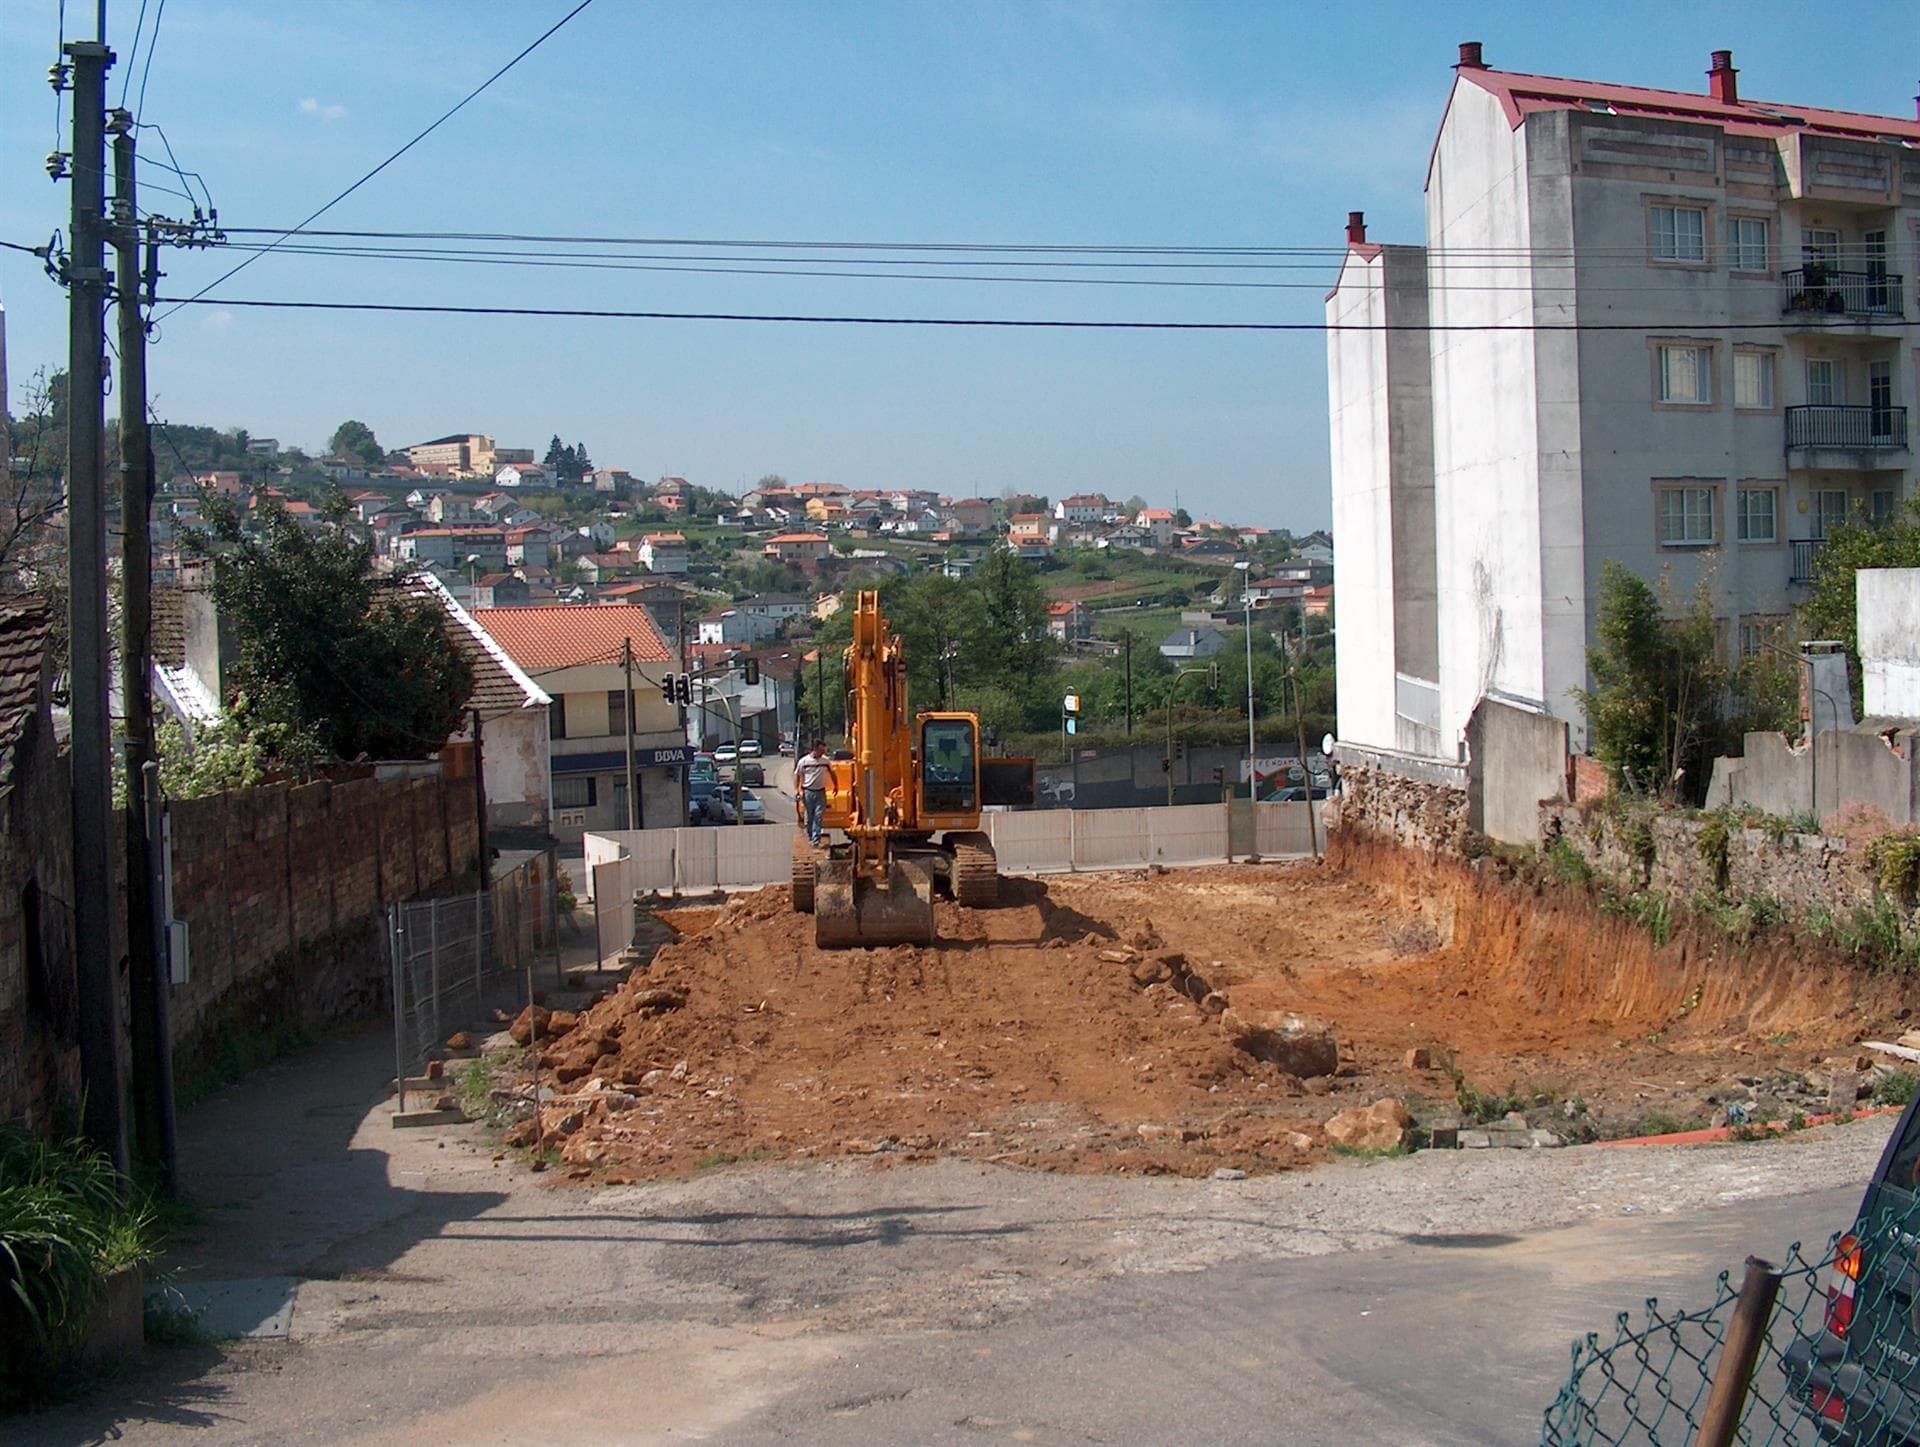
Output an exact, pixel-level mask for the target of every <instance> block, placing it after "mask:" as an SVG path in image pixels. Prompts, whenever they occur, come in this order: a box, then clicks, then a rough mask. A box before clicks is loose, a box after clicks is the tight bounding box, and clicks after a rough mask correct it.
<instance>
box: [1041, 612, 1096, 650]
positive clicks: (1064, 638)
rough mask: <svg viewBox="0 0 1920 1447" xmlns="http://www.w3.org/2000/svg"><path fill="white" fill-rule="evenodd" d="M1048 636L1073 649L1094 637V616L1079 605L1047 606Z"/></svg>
mask: <svg viewBox="0 0 1920 1447" xmlns="http://www.w3.org/2000/svg"><path fill="white" fill-rule="evenodd" d="M1047 635H1048V636H1049V637H1050V638H1052V639H1053V641H1054V642H1056V643H1062V644H1065V645H1067V646H1068V647H1072V646H1073V645H1074V644H1076V643H1085V642H1086V641H1087V640H1088V639H1089V638H1091V637H1093V615H1092V614H1091V613H1089V612H1088V611H1087V610H1086V608H1085V607H1084V606H1082V605H1081V604H1079V603H1074V602H1066V603H1050V604H1048V605H1047Z"/></svg>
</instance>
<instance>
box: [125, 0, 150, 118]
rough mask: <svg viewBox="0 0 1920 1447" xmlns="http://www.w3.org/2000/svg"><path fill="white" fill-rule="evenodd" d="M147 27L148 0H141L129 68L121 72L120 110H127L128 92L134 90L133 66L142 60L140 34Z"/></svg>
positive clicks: (134, 29)
mask: <svg viewBox="0 0 1920 1447" xmlns="http://www.w3.org/2000/svg"><path fill="white" fill-rule="evenodd" d="M146 26H147V0H140V18H139V19H138V20H135V21H134V22H133V45H132V46H131V47H130V48H129V49H128V51H127V68H126V69H125V70H123V71H121V72H120V109H121V110H125V109H126V108H127V92H128V91H129V90H131V89H132V88H133V66H134V62H135V61H137V60H138V59H139V58H140V32H141V31H142V30H144V29H146Z"/></svg>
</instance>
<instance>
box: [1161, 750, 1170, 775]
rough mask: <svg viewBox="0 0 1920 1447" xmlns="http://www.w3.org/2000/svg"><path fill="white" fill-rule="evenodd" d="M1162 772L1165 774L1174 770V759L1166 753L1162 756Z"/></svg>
mask: <svg viewBox="0 0 1920 1447" xmlns="http://www.w3.org/2000/svg"><path fill="white" fill-rule="evenodd" d="M1160 772H1161V773H1163V774H1171V773H1172V772H1173V760H1172V759H1170V758H1168V757H1167V756H1166V755H1165V754H1162V755H1161V756H1160Z"/></svg>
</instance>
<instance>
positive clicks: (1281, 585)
mask: <svg viewBox="0 0 1920 1447" xmlns="http://www.w3.org/2000/svg"><path fill="white" fill-rule="evenodd" d="M1310 586H1311V585H1310V584H1309V583H1308V582H1306V581H1305V580H1303V579H1299V578H1282V577H1278V576H1276V577H1272V578H1262V579H1260V580H1259V581H1258V582H1255V583H1249V584H1248V585H1247V596H1248V597H1249V598H1251V599H1253V606H1254V607H1256V608H1272V607H1275V606H1277V605H1279V604H1281V603H1298V602H1299V601H1300V600H1301V599H1302V598H1304V597H1305V596H1306V594H1307V589H1308V588H1309V587H1310ZM1227 601H1229V602H1231V601H1232V600H1231V599H1229V600H1227Z"/></svg>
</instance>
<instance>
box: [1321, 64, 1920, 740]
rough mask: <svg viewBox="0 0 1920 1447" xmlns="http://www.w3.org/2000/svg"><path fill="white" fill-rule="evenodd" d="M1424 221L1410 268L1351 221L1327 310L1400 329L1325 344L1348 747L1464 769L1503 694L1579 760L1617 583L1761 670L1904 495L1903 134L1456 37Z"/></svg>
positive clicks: (1908, 128) (1734, 92)
mask: <svg viewBox="0 0 1920 1447" xmlns="http://www.w3.org/2000/svg"><path fill="white" fill-rule="evenodd" d="M1426 196H1427V243H1428V244H1427V246H1426V247H1424V248H1422V247H1399V246H1387V247H1381V246H1377V245H1372V244H1369V243H1368V242H1367V240H1366V235H1365V227H1364V224H1363V221H1362V219H1361V217H1360V216H1359V215H1358V213H1356V214H1355V215H1354V216H1353V217H1352V218H1350V221H1349V229H1348V250H1347V257H1346V260H1345V262H1344V264H1343V266H1342V269H1341V273H1340V279H1339V282H1338V284H1337V285H1336V286H1335V288H1334V289H1333V291H1332V292H1331V293H1329V295H1328V298H1327V318H1328V321H1329V322H1330V323H1335V324H1341V323H1345V324H1354V323H1364V324H1365V325H1366V326H1368V327H1375V328H1377V327H1381V326H1384V327H1386V328H1387V330H1384V331H1382V330H1354V331H1339V330H1336V331H1333V332H1330V333H1329V337H1328V380H1329V390H1330V398H1329V419H1330V423H1331V428H1332V444H1333V447H1332V451H1333V493H1334V495H1333V506H1334V533H1335V535H1336V536H1337V537H1339V538H1340V541H1341V546H1340V552H1339V560H1338V563H1337V570H1338V571H1337V575H1336V583H1337V587H1338V596H1339V599H1340V628H1339V632H1338V635H1337V638H1338V647H1339V689H1340V696H1339V710H1340V733H1341V736H1342V737H1343V739H1346V740H1347V741H1349V742H1352V743H1357V744H1365V745H1371V746H1375V747H1382V748H1390V749H1391V748H1398V749H1402V750H1407V751H1410V752H1416V753H1424V754H1430V755H1434V756H1437V757H1442V758H1455V757H1458V754H1459V749H1460V745H1461V740H1462V738H1463V736H1464V729H1465V726H1466V722H1467V719H1468V717H1469V715H1470V714H1471V713H1472V711H1473V708H1474V706H1475V704H1476V703H1477V702H1478V700H1479V699H1480V698H1482V697H1483V696H1497V697H1501V698H1504V699H1506V700H1508V701H1510V702H1519V703H1522V704H1531V705H1533V706H1535V707H1538V708H1540V709H1542V710H1544V711H1545V712H1547V713H1550V714H1553V715H1556V716H1558V717H1561V718H1564V719H1566V720H1568V722H1569V723H1570V724H1572V726H1573V732H1574V737H1575V739H1576V741H1580V740H1583V739H1584V732H1585V730H1584V718H1583V716H1582V713H1581V709H1580V706H1579V703H1578V701H1577V700H1576V699H1575V697H1574V694H1573V691H1574V690H1576V689H1578V688H1581V687H1583V686H1584V685H1585V684H1586V682H1587V667H1586V658H1587V648H1588V645H1589V643H1590V641H1591V640H1592V638H1593V630H1594V618H1595V608H1596V604H1597V598H1598V589H1599V582H1600V575H1601V570H1602V567H1603V566H1604V564H1605V563H1606V562H1607V561H1609V560H1617V561H1618V562H1620V563H1621V564H1623V565H1624V566H1625V567H1627V568H1628V569H1629V570H1631V571H1632V572H1634V573H1637V574H1638V575H1640V576H1641V577H1643V578H1645V579H1647V580H1648V581H1650V582H1655V583H1656V584H1657V583H1658V582H1659V581H1660V580H1662V579H1664V580H1666V582H1667V583H1668V585H1669V586H1670V587H1671V589H1672V590H1673V593H1674V595H1675V596H1676V597H1678V598H1684V599H1690V598H1691V596H1692V594H1693V592H1694V590H1695V588H1696V587H1697V586H1698V585H1699V584H1701V583H1702V582H1704V583H1705V584H1706V586H1707V588H1708V590H1709V594H1710V596H1711V598H1712V600H1713V607H1714V611H1715V615H1716V617H1717V618H1718V619H1719V620H1720V623H1721V629H1722V635H1723V639H1724V643H1725V646H1726V647H1727V649H1729V650H1730V651H1732V652H1734V653H1750V652H1752V651H1754V649H1755V648H1756V647H1757V645H1758V644H1759V643H1760V642H1761V641H1763V640H1765V639H1767V638H1768V637H1769V635H1771V634H1774V633H1776V632H1777V631H1778V630H1779V629H1780V628H1782V627H1783V626H1784V624H1785V623H1786V621H1787V619H1788V617H1789V615H1790V612H1791V610H1792V608H1793V607H1794V605H1795V604H1797V603H1799V602H1801V601H1803V600H1804V599H1805V597H1806V590H1807V584H1808V582H1809V581H1810V577H1811V571H1812V560H1813V557H1814V554H1815V553H1816V551H1817V550H1818V548H1819V546H1820V544H1821V541H1822V540H1823V538H1824V536H1825V533H1826V531H1827V529H1828V528H1830V527H1831V526H1832V525H1833V523H1834V522H1835V521H1837V520H1838V519H1839V518H1841V517H1844V516H1846V515H1848V514H1849V513H1855V514H1865V515H1869V516H1878V515H1885V514H1886V513H1887V512H1888V511H1890V510H1891V509H1892V508H1893V507H1895V506H1896V505H1897V503H1898V502H1899V500H1900V499H1902V498H1905V497H1907V496H1909V495H1910V494H1911V491H1912V486H1913V477H1914V462H1913V454H1912V452H1911V450H1910V442H1909V426H1908V420H1909V414H1910V410H1911V409H1912V408H1913V406H1914V405H1915V403H1916V394H1915V376H1916V372H1920V351H1916V350H1915V349H1914V347H1913V345H1912V343H1911V340H1910V339H1909V334H1908V332H1907V329H1906V328H1907V319H1908V318H1909V317H1911V316H1913V315H1915V314H1916V312H1920V307H1916V300H1915V274H1916V272H1920V120H1900V119H1894V118H1890V117H1883V116H1870V115H1856V114H1851V113H1846V112H1836V111H1827V110H1821V109H1818V108H1813V107H1808V106H1803V105H1790V104H1785V103H1780V102H1772V101H1753V100H1743V99H1741V98H1740V96H1739V93H1738V85H1737V81H1736V72H1735V71H1734V68H1733V64H1732V56H1731V53H1730V52H1727V51H1716V52H1714V55H1713V57H1712V68H1711V69H1710V70H1709V71H1708V73H1707V86H1706V89H1705V90H1704V92H1703V93H1701V94H1698V95H1694V94H1688V93H1683V92H1677V91H1659V90H1647V89H1642V88H1638V87H1632V86H1622V85H1614V84H1606V83H1601V82H1594V81H1580V80H1564V79H1558V78H1554V77H1546V76H1534V75H1523V74H1519V73H1516V72H1511V71H1498V70H1491V69H1488V68H1487V66H1486V65H1485V63H1484V61H1483V59H1482V56H1481V47H1480V46H1479V44H1478V43H1472V42H1470V43H1468V44H1464V45H1462V46H1461V47H1460V61H1459V64H1458V65H1457V66H1456V67H1455V79H1454V85H1453V90H1452V94H1451V95H1450V97H1449V99H1448V102H1447V107H1446V111H1445V114H1444V116H1443V118H1442V120H1441V123H1440V130H1439V135H1438V137H1437V139H1436V141H1435V143H1434V147H1433V153H1432V158H1431V161H1430V163H1429V168H1428V173H1427V187H1426ZM1428 324H1430V325H1431V328H1432V330H1431V331H1422V330H1415V329H1416V328H1421V327H1424V326H1426V325H1428ZM1397 326H1405V327H1407V328H1409V330H1407V331H1399V330H1394V329H1393V328H1395V327H1397ZM1423 361H1424V363H1425V365H1424V367H1423V365H1422V362H1423Z"/></svg>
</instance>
